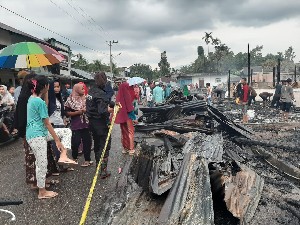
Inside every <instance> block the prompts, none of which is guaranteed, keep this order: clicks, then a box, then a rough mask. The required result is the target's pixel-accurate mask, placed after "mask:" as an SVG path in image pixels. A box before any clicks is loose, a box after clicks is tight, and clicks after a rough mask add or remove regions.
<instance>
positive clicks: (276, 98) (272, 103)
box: [271, 96, 281, 109]
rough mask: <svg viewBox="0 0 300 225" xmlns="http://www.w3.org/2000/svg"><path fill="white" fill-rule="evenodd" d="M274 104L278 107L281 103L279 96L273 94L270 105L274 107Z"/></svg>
mask: <svg viewBox="0 0 300 225" xmlns="http://www.w3.org/2000/svg"><path fill="white" fill-rule="evenodd" d="M275 105H276V108H277V109H278V108H280V106H281V103H280V96H274V97H273V99H272V102H271V107H275Z"/></svg>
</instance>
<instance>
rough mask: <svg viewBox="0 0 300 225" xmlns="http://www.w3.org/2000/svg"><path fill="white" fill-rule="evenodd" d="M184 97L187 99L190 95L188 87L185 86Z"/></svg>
mask: <svg viewBox="0 0 300 225" xmlns="http://www.w3.org/2000/svg"><path fill="white" fill-rule="evenodd" d="M183 95H184V96H185V97H187V96H189V95H190V92H189V89H188V87H187V85H184V87H183Z"/></svg>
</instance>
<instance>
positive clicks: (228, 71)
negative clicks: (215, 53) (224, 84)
mask: <svg viewBox="0 0 300 225" xmlns="http://www.w3.org/2000/svg"><path fill="white" fill-rule="evenodd" d="M228 98H230V70H228Z"/></svg>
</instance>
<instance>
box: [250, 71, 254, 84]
mask: <svg viewBox="0 0 300 225" xmlns="http://www.w3.org/2000/svg"><path fill="white" fill-rule="evenodd" d="M252 76H253V69H251V81H250V84H251V85H252V79H253V78H252Z"/></svg>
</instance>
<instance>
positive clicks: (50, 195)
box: [38, 192, 58, 199]
mask: <svg viewBox="0 0 300 225" xmlns="http://www.w3.org/2000/svg"><path fill="white" fill-rule="evenodd" d="M57 195H58V193H56V192H52V194H49V195H45V196H38V199H48V198H54V197H56V196H57Z"/></svg>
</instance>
